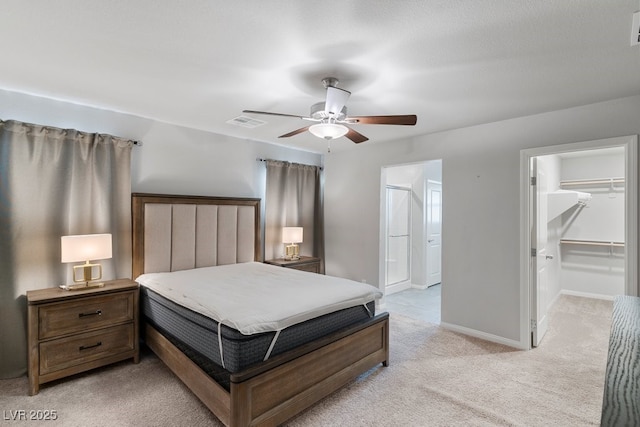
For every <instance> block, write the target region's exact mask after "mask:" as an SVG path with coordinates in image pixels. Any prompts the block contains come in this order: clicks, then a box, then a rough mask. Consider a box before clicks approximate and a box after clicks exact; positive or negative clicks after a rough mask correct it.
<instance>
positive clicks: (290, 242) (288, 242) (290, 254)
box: [282, 227, 302, 261]
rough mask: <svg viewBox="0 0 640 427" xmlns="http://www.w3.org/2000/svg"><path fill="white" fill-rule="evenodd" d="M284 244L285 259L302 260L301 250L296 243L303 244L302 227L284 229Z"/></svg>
mask: <svg viewBox="0 0 640 427" xmlns="http://www.w3.org/2000/svg"><path fill="white" fill-rule="evenodd" d="M282 242H283V243H284V244H285V251H284V259H286V260H288V261H289V260H296V259H300V248H299V247H298V245H296V243H302V227H283V228H282Z"/></svg>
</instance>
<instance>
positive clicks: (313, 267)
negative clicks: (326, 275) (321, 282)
mask: <svg viewBox="0 0 640 427" xmlns="http://www.w3.org/2000/svg"><path fill="white" fill-rule="evenodd" d="M289 268H292V269H294V270H301V271H309V272H311V273H320V264H319V263H317V262H314V263H309V264H300V265H294V266H291V267H289Z"/></svg>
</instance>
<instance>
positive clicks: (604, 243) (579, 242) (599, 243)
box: [560, 239, 624, 248]
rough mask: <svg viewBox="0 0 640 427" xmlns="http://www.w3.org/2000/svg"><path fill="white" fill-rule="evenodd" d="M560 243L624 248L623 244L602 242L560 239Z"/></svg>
mask: <svg viewBox="0 0 640 427" xmlns="http://www.w3.org/2000/svg"><path fill="white" fill-rule="evenodd" d="M560 243H567V244H571V245H589V246H609V247H612V246H616V247H622V248H624V242H605V241H602V240H574V239H560Z"/></svg>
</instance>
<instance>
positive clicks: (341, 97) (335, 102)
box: [324, 86, 351, 116]
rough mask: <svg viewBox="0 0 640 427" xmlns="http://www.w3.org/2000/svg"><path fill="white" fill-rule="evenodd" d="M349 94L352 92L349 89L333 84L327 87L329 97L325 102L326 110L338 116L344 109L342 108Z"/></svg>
mask: <svg viewBox="0 0 640 427" xmlns="http://www.w3.org/2000/svg"><path fill="white" fill-rule="evenodd" d="M349 96H351V92H349V91H348V90H344V89H340V88H337V87H333V86H329V87H327V99H326V101H325V103H324V112H325V113H327V114H329V115H333V116H337V115H338V114H340V112H341V111H342V108H344V106H345V104H346V103H347V100H348V99H349Z"/></svg>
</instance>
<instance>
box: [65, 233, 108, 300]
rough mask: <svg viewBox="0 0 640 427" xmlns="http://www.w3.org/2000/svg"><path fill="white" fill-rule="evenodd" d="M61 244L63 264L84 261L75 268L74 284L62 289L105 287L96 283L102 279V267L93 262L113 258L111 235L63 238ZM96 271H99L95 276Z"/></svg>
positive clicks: (85, 235) (84, 235)
mask: <svg viewBox="0 0 640 427" xmlns="http://www.w3.org/2000/svg"><path fill="white" fill-rule="evenodd" d="M60 242H61V254H62V257H61V258H62V262H63V263H69V262H83V261H84V264H78V265H74V266H73V282H74V284H73V285H61V286H60V287H61V288H62V289H66V290H76V289H87V288H101V287H103V286H104V283H98V282H95V281H96V280H100V279H101V278H102V265H101V264H98V263H93V264H92V263H91V261H95V260H99V259H108V258H111V256H112V254H111V234H83V235H75V236H62V237H61V238H60ZM94 269H95V270H97V273H96V275H95V276H94V275H93V273H94ZM79 273H80V274H79Z"/></svg>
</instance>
